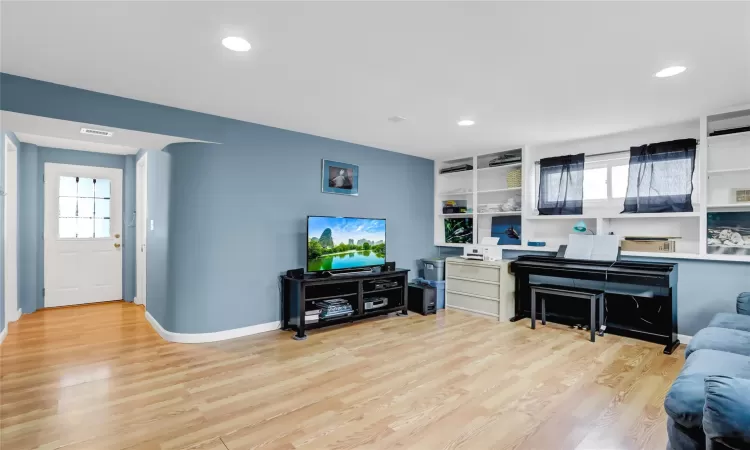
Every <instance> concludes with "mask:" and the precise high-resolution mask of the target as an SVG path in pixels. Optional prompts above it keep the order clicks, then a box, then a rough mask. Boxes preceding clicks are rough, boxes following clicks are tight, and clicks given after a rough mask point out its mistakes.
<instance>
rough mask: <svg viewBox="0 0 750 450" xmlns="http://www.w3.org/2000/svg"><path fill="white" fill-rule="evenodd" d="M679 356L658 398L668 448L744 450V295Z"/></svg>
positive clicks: (748, 407) (747, 313) (749, 406)
mask: <svg viewBox="0 0 750 450" xmlns="http://www.w3.org/2000/svg"><path fill="white" fill-rule="evenodd" d="M685 357H686V360H685V366H684V367H683V368H682V372H680V375H679V376H678V377H677V379H676V380H675V382H674V383H673V384H672V387H671V388H670V390H669V392H668V393H667V397H666V399H665V400H664V409H665V410H666V412H667V415H668V416H669V418H668V420H667V422H668V423H667V433H668V435H669V445H668V449H671V450H698V449H709V450H720V449H721V450H724V449H750V293H744V294H740V296H739V297H738V298H737V314H727V313H721V314H717V315H716V316H715V317H714V318H713V320H712V321H711V323H709V325H708V327H707V328H704V329H702V330H700V331H699V332H698V333H697V334H696V335H695V336H693V339H692V340H691V341H690V344H688V346H687V349H686V350H685Z"/></svg>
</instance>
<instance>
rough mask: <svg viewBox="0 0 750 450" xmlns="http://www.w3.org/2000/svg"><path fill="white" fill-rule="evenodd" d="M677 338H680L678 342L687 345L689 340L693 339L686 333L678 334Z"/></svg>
mask: <svg viewBox="0 0 750 450" xmlns="http://www.w3.org/2000/svg"><path fill="white" fill-rule="evenodd" d="M677 339H679V340H680V344H685V345H688V344H689V343H690V340H691V339H693V337H692V336H688V335H687V334H678V335H677Z"/></svg>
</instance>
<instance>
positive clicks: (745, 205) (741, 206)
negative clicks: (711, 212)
mask: <svg viewBox="0 0 750 450" xmlns="http://www.w3.org/2000/svg"><path fill="white" fill-rule="evenodd" d="M707 208H708V209H750V203H726V204H723V205H721V204H717V205H708V206H707Z"/></svg>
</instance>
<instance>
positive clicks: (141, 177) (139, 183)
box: [135, 152, 148, 307]
mask: <svg viewBox="0 0 750 450" xmlns="http://www.w3.org/2000/svg"><path fill="white" fill-rule="evenodd" d="M135 221H136V225H135V245H136V250H135V252H136V253H135V255H136V256H135V280H136V281H135V303H136V304H138V305H143V306H144V307H145V306H146V301H147V298H148V296H147V294H146V286H147V283H146V276H147V271H146V267H147V264H148V256H147V253H148V245H147V244H148V152H146V153H144V154H143V156H142V157H141V159H139V160H138V161H137V162H136V167H135Z"/></svg>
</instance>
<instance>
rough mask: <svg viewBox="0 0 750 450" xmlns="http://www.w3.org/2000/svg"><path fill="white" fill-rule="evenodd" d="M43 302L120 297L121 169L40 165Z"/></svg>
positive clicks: (63, 303)
mask: <svg viewBox="0 0 750 450" xmlns="http://www.w3.org/2000/svg"><path fill="white" fill-rule="evenodd" d="M44 205H45V206H44V289H45V293H44V306H45V307H52V306H67V305H80V304H83V303H94V302H104V301H110V300H120V299H122V239H121V236H122V170H120V169H109V168H103V167H90V166H72V165H67V164H52V163H46V164H45V165H44Z"/></svg>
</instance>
